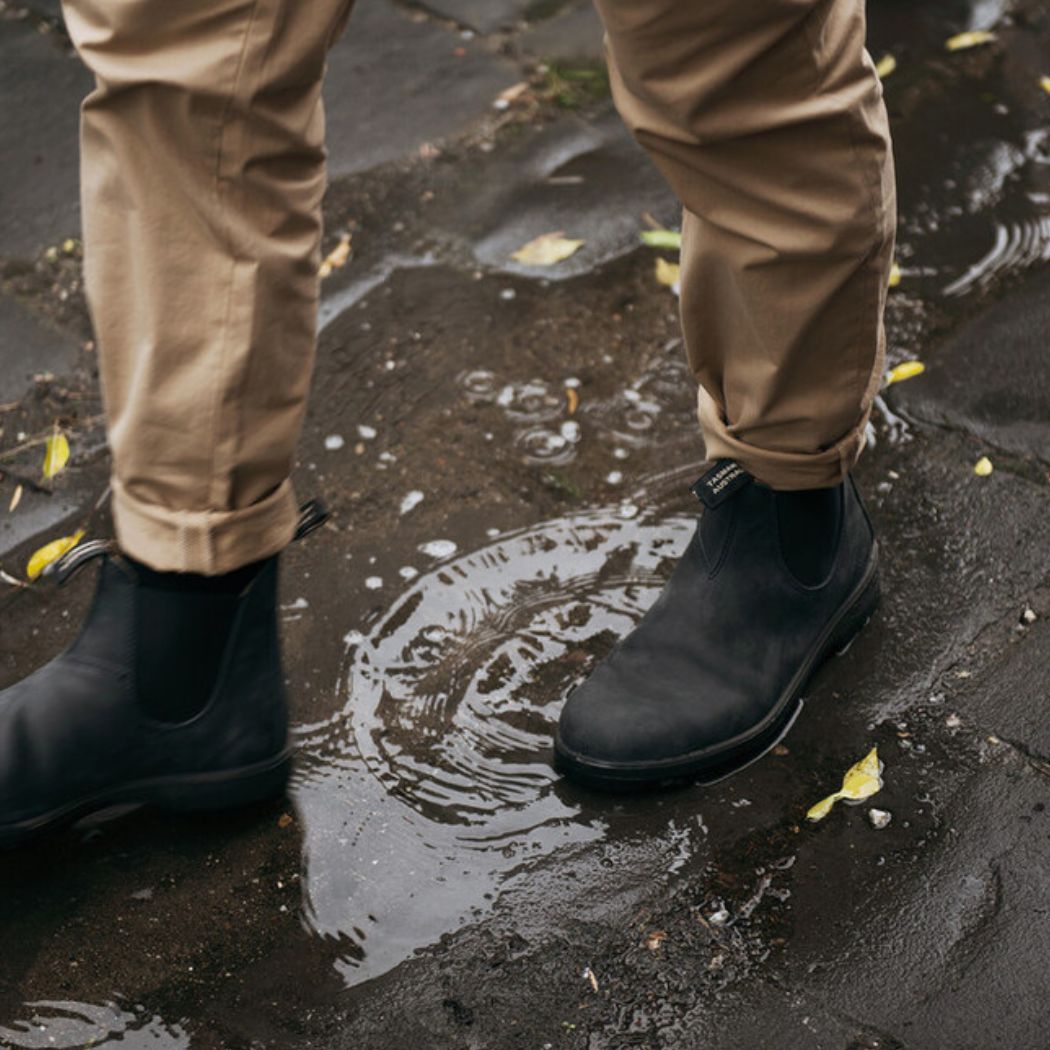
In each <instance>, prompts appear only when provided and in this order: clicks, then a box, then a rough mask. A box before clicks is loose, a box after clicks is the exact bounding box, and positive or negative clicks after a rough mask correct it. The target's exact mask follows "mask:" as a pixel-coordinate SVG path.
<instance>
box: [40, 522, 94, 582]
mask: <svg viewBox="0 0 1050 1050" xmlns="http://www.w3.org/2000/svg"><path fill="white" fill-rule="evenodd" d="M83 538H84V530H83V529H79V530H78V531H77V532H74V533H73V535H72V536H63V537H62V538H61V539H58V540H52V541H51V542H50V543H45V544H44V546H43V547H41V548H40V549H39V550H36V551H33V554H32V556H31V557H30V559H29V561H28V562H27V563H26V576H28V577H29V578H30V579H31V580H35V579H36V578H37V577H38V576H39V575H40V574H41V573H42V572H43V571H44V570H45V569H46V568H47V567H48V566H49V565H50V564H52V562H56V561H58V559H59V558H61V557H62V555H63V554H65V553H66V552H67V551H71V550H72V549H73V548H74V547H75V546H76V545H77V544H78V543H79V542H80V541H81V540H82V539H83Z"/></svg>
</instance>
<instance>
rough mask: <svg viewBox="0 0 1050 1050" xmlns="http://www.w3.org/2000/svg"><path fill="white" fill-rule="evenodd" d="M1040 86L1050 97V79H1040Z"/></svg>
mask: <svg viewBox="0 0 1050 1050" xmlns="http://www.w3.org/2000/svg"><path fill="white" fill-rule="evenodd" d="M1039 86H1040V87H1041V88H1042V89H1043V90H1044V91H1045V92H1046V93H1047V94H1048V95H1050V77H1040V78H1039Z"/></svg>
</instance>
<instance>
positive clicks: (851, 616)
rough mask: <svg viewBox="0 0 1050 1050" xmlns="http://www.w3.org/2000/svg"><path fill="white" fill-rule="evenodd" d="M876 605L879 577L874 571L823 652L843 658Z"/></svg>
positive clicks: (866, 623) (870, 616)
mask: <svg viewBox="0 0 1050 1050" xmlns="http://www.w3.org/2000/svg"><path fill="white" fill-rule="evenodd" d="M878 604H879V575H878V570H876V571H875V574H874V575H873V576H872V578H871V580H870V581H869V582H868V584H867V586H866V587H865V588H864V590H863V591H861V593H860V594H859V595H858V596H857V598H856V599H855V601H854V602H853V604H852V605H851V606H850V608H849V609H848V610H847V611H846V613H845V615H844V616H843V617H842V621H841V622H840V623H839V624H838V625H837V626H836V627H835V631H834V633H833V634H832V636H831V640H830V641H829V642H828V645H827V649H826V650H825V651H826V652H827V653H828V654H829V655H834V656H844V655H845V654H846V652H848V651H849V647H850V646H851V645H852V644H853V642H854V639H856V637H857V635H858V634H860V632H861V631H862V630H864V628H865V627H866V626H867V625H868V621H869V620H870V619H871V618H872V616H873V615H874V613H875V609H876V608H877V607H878Z"/></svg>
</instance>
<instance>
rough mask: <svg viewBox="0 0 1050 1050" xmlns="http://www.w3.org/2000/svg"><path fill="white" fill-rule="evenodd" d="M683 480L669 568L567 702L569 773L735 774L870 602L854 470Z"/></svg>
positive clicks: (719, 467)
mask: <svg viewBox="0 0 1050 1050" xmlns="http://www.w3.org/2000/svg"><path fill="white" fill-rule="evenodd" d="M693 491H694V492H695V493H696V495H697V496H698V497H699V499H700V500H701V502H702V503H704V504H705V511H704V514H703V516H702V518H701V521H700V524H699V526H698V528H697V531H696V534H695V535H694V537H693V539H692V541H691V542H690V544H689V546H688V547H687V549H686V551H685V553H684V554H683V555H682V558H681V560H680V562H679V563H678V565H677V567H676V569H675V571H674V573H673V574H672V576H671V579H670V580H669V581H668V583H667V585H666V586H665V588H664V589H663V591H662V592H661V594H660V596H659V598H657V600H656V603H655V604H654V605H653V607H652V608H651V609H650V610H649V611H648V612H647V613H646V615H645V616H644V617H643V618H642V620H641V622H640V623H639V624H638V626H637V627H636V628H635V629H634V630H633V631H632V632H631V633H630V634H629V635H627V636H626V637H625V638H624V639H623V640H622V641H621V642H620V643H619V644H618V645H617V647H616V648H615V649H614V650H613V652H612V653H611V654H610V655H609V657H608V658H607V659H606V660H605V661H604V662H603V663H601V664H600V665H599V666H598V667H597V668H596V669H595V671H594V672H593V674H592V675H591V676H590V678H589V679H587V680H586V681H585V682H584V683H583V684H581V685H580V686H579V687H578V688H577V689H576V690H575V691H574V692H573V693H572V694H571V695H570V696H569V698H568V700H567V701H566V704H565V707H564V708H563V710H562V714H561V718H560V721H559V724H558V728H557V731H556V734H555V768H556V769H558V770H559V771H560V772H562V773H564V774H565V775H566V776H569V777H572V778H574V779H577V780H580V781H582V782H585V783H588V784H590V785H592V786H596V787H608V788H624V787H630V786H632V785H638V784H644V783H659V782H663V781H671V780H679V779H697V780H705V781H711V780H716V779H719V778H720V777H722V776H725V775H727V774H729V773H732V772H735V771H736V770H738V769H740V768H742V767H743V766H745V765H747V764H749V763H750V762H752V761H754V760H755V759H756V758H757V757H759V756H760V755H762V754H764V753H765V751H767V750H768V749H769V748H771V747H772V746H773V745H774V744H775V743H776V742H777V740H779V739H780V737H781V736H783V734H784V733H785V732H786V731H787V730H788V728H789V727H790V725H791V723H792V721H793V720H794V718H795V716H796V715H797V714H798V711H799V709H800V707H801V699H800V697H801V694H802V691H803V690H804V689H805V687H806V684H807V682H808V681H809V680H810V678H811V677H812V675H813V673H814V672H815V671H816V670H817V668H818V667H819V666H820V664H821V663H822V662H823V661H824V660H825V659H826V658H827V657H828V656H829V655H830V654H832V653H834V652H836V651H839V650H842V649H844V648H845V647H847V646H848V645H849V643H850V641H851V640H852V639H853V637H854V635H856V633H857V632H858V631H859V630H860V629H861V628H862V627H863V626H864V625H865V624H866V623H867V621H868V620H869V619H870V617H871V615H872V612H873V611H874V609H875V606H876V604H877V602H878V547H877V545H876V543H875V537H874V532H873V529H872V526H871V522H870V521H869V519H868V516H867V514H866V512H865V510H864V508H863V506H862V504H861V500H860V496H859V494H858V493H857V490H856V487H855V485H854V484H853V481H852V479H847V481H845V482H844V483H843V484H841V485H839V486H838V487H837V488H835V489H828V490H818V491H814V492H812V493H779V492H774V491H773V490H772V489H770V488H768V487H767V486H765V485H763V484H761V483H760V482H758V481H756V480H755V479H754V478H752V477H751V476H750V475H749V474H747V473H746V472H745V471H744V470H743V469H742V468H741V467H739V466H738V465H737V464H735V463H733V462H731V461H726V460H723V461H720V462H719V463H718V464H716V465H715V467H714V468H713V469H712V470H711V471H709V472H708V473H707V474H706V475H705V476H704V477H703V478H701V479H700V481H698V482H697V483H696V485H695V486H694V488H693ZM811 497H812V498H811ZM807 515H808V517H807Z"/></svg>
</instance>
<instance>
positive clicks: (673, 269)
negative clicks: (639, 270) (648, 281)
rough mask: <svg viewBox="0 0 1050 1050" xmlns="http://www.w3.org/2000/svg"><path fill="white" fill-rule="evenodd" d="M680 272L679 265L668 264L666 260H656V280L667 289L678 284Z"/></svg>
mask: <svg viewBox="0 0 1050 1050" xmlns="http://www.w3.org/2000/svg"><path fill="white" fill-rule="evenodd" d="M679 272H680V267H679V265H678V263H673V262H668V261H667V260H666V259H664V258H658V259H657V260H656V279H657V281H658V282H659V283H660V284H662V285H663V286H664V287H665V288H674V287H675V285H677V284H678V276H679Z"/></svg>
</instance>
